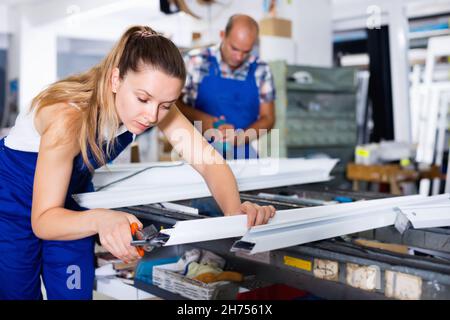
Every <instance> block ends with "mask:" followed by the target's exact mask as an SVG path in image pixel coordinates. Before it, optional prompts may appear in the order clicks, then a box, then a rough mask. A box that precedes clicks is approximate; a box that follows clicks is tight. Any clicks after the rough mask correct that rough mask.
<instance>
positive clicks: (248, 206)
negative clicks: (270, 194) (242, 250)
mask: <svg viewBox="0 0 450 320" xmlns="http://www.w3.org/2000/svg"><path fill="white" fill-rule="evenodd" d="M240 211H241V212H242V213H243V214H246V215H247V227H248V228H250V227H252V226H258V225H261V224H266V223H267V222H269V219H270V218H272V217H273V216H274V215H275V208H274V207H273V206H259V205H257V204H256V203H252V202H249V201H245V202H244V203H242V204H241V207H240Z"/></svg>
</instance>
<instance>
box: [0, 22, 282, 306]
mask: <svg viewBox="0 0 450 320" xmlns="http://www.w3.org/2000/svg"><path fill="white" fill-rule="evenodd" d="M185 76H186V71H185V66H184V63H183V59H182V57H181V55H180V53H179V51H178V49H177V48H176V46H175V45H174V44H173V43H172V42H171V41H170V40H168V39H166V38H164V37H163V36H160V35H158V34H156V33H155V32H154V31H153V30H152V29H150V28H149V27H144V26H135V27H132V28H130V29H128V30H127V31H126V32H125V34H124V35H123V36H122V37H121V39H120V40H119V42H118V43H117V45H116V46H115V47H114V48H113V49H112V51H111V52H110V53H109V54H108V55H107V56H106V58H105V59H104V60H103V61H102V62H101V63H100V64H99V65H97V66H95V67H94V68H92V69H91V70H89V71H87V72H86V73H83V74H80V75H76V76H72V77H69V78H67V79H64V80H61V81H59V82H56V83H54V84H52V85H50V86H49V87H48V88H47V89H45V90H44V91H43V92H41V93H40V94H39V95H38V96H37V97H36V98H35V99H34V100H33V102H32V106H31V111H30V112H27V113H24V114H22V115H20V116H19V117H18V119H17V121H16V124H15V127H14V128H13V129H12V130H11V132H10V134H9V135H8V136H7V137H6V138H5V139H3V140H0V252H1V253H0V299H41V298H42V295H41V283H40V278H41V277H42V279H43V281H44V285H45V287H46V292H47V296H48V298H49V299H91V298H92V290H93V282H94V256H93V254H94V252H93V248H94V241H93V236H94V235H96V234H98V235H99V238H100V242H101V244H102V245H103V247H105V248H106V249H107V250H108V251H109V252H111V253H112V254H113V255H115V256H116V257H118V258H120V259H122V260H124V261H126V262H132V261H135V260H137V259H139V255H138V253H137V251H136V249H135V248H133V247H131V246H130V241H131V238H132V237H131V233H130V224H131V223H133V222H136V223H138V225H139V226H140V227H142V224H141V223H140V222H139V221H138V220H137V219H136V218H135V217H134V216H133V215H130V214H127V213H123V212H117V211H112V210H107V209H91V210H87V209H85V208H81V207H79V206H78V205H77V204H76V203H75V202H74V201H73V200H72V198H71V195H72V194H74V193H81V192H88V191H93V187H92V182H91V178H92V171H93V170H94V169H95V168H98V167H100V166H102V165H104V164H105V163H107V162H108V161H110V160H112V159H114V158H115V157H116V156H117V155H118V154H119V153H120V152H121V151H122V150H123V149H124V148H125V147H126V146H127V145H128V144H129V143H130V142H131V141H132V138H133V134H135V135H139V134H141V133H142V132H144V131H145V130H147V129H148V128H150V127H152V126H155V125H157V126H158V127H159V128H160V129H161V131H162V132H163V133H164V134H165V135H166V136H167V138H168V139H169V141H170V142H171V143H172V144H174V146H175V148H177V151H178V152H179V153H180V154H182V156H183V157H184V159H185V160H186V161H188V162H189V163H192V165H193V167H194V168H195V169H196V170H197V171H198V172H199V173H200V174H201V175H202V176H203V177H204V179H205V180H206V182H207V184H208V186H209V188H210V190H211V193H212V195H213V196H214V198H215V199H216V200H217V202H218V204H219V206H220V207H221V209H222V210H223V212H224V214H225V215H232V214H240V213H243V214H247V215H248V225H249V226H251V225H258V224H264V223H267V221H268V220H269V219H270V218H271V217H272V216H273V215H274V214H275V209H274V208H273V207H262V206H258V205H256V204H253V203H250V202H245V203H242V204H241V202H240V198H239V193H238V189H237V185H236V181H235V178H234V176H233V174H232V172H231V170H230V169H229V167H228V166H227V165H226V164H224V163H223V161H221V160H222V159H221V156H220V155H219V154H218V153H217V152H215V151H213V150H207V148H211V147H210V146H209V144H208V143H207V142H206V141H205V140H204V139H203V137H202V136H201V134H200V133H198V132H197V131H195V130H193V128H192V124H191V123H190V122H189V121H188V120H187V119H186V118H185V117H184V116H182V115H181V113H180V112H179V111H178V109H177V107H176V106H175V104H174V103H175V101H176V100H177V99H178V97H179V95H180V92H181V89H182V87H183V85H184V81H185ZM180 128H181V129H184V130H185V131H184V132H190V134H189V135H188V136H186V137H184V139H185V141H184V142H183V141H182V143H179V141H174V139H173V138H172V137H173V136H175V135H174V133H175V132H176V130H178V129H180ZM177 137H179V135H177ZM192 142H194V143H192ZM197 145H198V146H200V148H201V150H193V149H191V148H190V147H185V146H197ZM203 151H205V152H203ZM195 152H202V153H204V154H206V155H207V157H209V159H205V160H207V161H205V162H204V163H200V164H197V163H194V161H193V157H194V153H195ZM207 163H208V164H207Z"/></svg>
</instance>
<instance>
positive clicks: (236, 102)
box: [195, 52, 259, 159]
mask: <svg viewBox="0 0 450 320" xmlns="http://www.w3.org/2000/svg"><path fill="white" fill-rule="evenodd" d="M208 62H209V74H208V75H207V76H205V77H204V78H203V80H202V82H201V83H200V85H199V89H198V94H197V99H196V101H195V107H196V109H198V110H200V111H203V112H205V113H207V114H209V115H211V116H215V117H217V118H219V117H220V116H222V115H223V116H224V117H225V122H226V123H230V124H232V125H233V126H234V127H235V128H236V129H243V130H245V129H246V128H248V127H249V126H250V125H251V124H252V123H254V122H255V121H256V120H258V117H259V90H258V86H257V85H256V79H255V71H256V68H257V66H258V65H257V63H256V61H255V62H253V63H251V64H250V67H249V70H248V74H247V77H246V79H245V80H235V79H227V78H223V77H222V76H221V71H220V67H219V63H218V62H217V59H216V58H215V57H214V56H212V55H211V53H210V52H209V57H208ZM213 145H214V144H213ZM219 145H221V144H219ZM214 146H215V147H216V149H218V148H217V144H216V145H214ZM218 151H219V152H221V153H222V155H223V156H224V158H226V159H231V158H233V159H243V158H245V159H249V158H257V156H258V155H257V153H256V151H255V150H254V149H253V148H252V147H251V146H250V145H249V144H245V145H242V146H235V147H234V150H233V151H234V152H233V157H231V156H230V155H229V153H227V152H226V150H218Z"/></svg>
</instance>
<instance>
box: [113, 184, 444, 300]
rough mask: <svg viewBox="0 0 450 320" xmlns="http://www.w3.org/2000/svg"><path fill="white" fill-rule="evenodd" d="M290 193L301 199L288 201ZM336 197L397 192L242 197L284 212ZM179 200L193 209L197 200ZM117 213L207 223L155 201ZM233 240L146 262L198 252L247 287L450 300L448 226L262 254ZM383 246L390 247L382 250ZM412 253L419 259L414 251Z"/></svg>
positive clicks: (158, 292)
mask: <svg viewBox="0 0 450 320" xmlns="http://www.w3.org/2000/svg"><path fill="white" fill-rule="evenodd" d="M261 193H263V194H270V195H275V199H274V198H273V197H272V198H270V199H269V198H268V197H267V196H259V194H261ZM277 195H278V196H281V197H279V198H277V197H276V196H277ZM292 195H297V196H298V197H300V199H295V198H289V197H288V196H292ZM336 197H340V198H351V199H353V200H354V201H359V200H370V199H379V198H386V197H392V195H388V194H381V193H372V192H354V191H344V190H337V189H334V188H333V186H332V185H330V184H329V183H319V184H310V185H299V186H288V187H281V188H272V189H265V190H257V191H249V192H243V193H241V200H242V201H247V200H248V201H253V202H256V203H258V204H261V205H269V204H270V205H273V206H275V207H276V208H277V209H278V210H285V209H292V208H299V207H305V206H316V205H320V202H321V201H324V202H326V201H333V200H334V199H336ZM305 199H311V200H312V201H305ZM205 200H206V198H205ZM176 203H178V204H182V205H190V204H191V203H192V202H191V201H190V200H185V201H178V202H176ZM117 210H121V211H125V212H129V213H132V214H134V215H136V216H137V217H138V218H139V219H140V220H141V221H142V222H143V223H144V225H148V224H154V225H155V226H156V227H157V228H161V227H163V228H170V227H172V226H173V225H174V224H175V223H176V222H177V221H182V220H190V219H204V218H205V217H204V216H203V215H193V214H187V213H183V212H177V211H175V210H171V209H167V208H161V207H159V206H158V205H153V204H152V205H143V206H135V207H126V208H119V209H117ZM361 239H363V240H361ZM235 240H236V239H223V240H215V241H207V242H199V243H192V244H185V245H176V246H168V247H161V248H157V249H155V250H153V251H152V252H150V253H146V256H145V257H144V258H143V259H144V260H145V261H146V260H152V259H160V258H164V257H173V256H180V255H182V253H183V252H185V251H186V250H189V249H192V248H200V249H206V250H209V251H212V252H214V253H216V254H218V255H220V256H222V257H223V258H225V259H226V260H227V270H235V271H238V272H241V273H243V274H244V275H246V276H250V277H248V278H247V280H246V282H245V283H244V284H243V285H245V286H246V287H247V288H250V289H253V288H258V287H263V286H267V285H270V284H286V285H289V286H291V287H294V288H298V289H301V290H305V291H308V292H310V293H311V294H313V295H314V296H317V297H320V298H323V299H433V300H434V299H450V229H449V228H433V229H420V230H414V229H408V230H407V231H406V232H405V233H404V234H400V233H399V232H398V231H397V230H396V229H395V228H394V227H385V228H380V229H375V230H370V231H366V232H362V233H359V234H353V235H346V236H342V237H337V238H333V239H327V240H323V241H317V242H314V243H308V244H304V245H299V246H294V247H289V248H284V249H280V250H274V251H270V252H265V253H260V254H256V255H247V254H245V253H242V252H230V248H231V247H232V245H233V243H234V241H235ZM374 241H375V242H374ZM377 241H380V242H384V243H388V244H387V245H377ZM411 251H414V255H411V254H408V253H409V252H411ZM134 287H136V288H138V289H140V290H141V291H143V292H147V293H150V294H152V295H155V296H157V297H160V298H162V299H185V298H183V297H181V296H180V295H177V294H174V293H171V292H169V291H166V290H162V289H161V288H158V287H156V286H154V285H150V284H148V283H145V282H142V281H137V280H135V282H134Z"/></svg>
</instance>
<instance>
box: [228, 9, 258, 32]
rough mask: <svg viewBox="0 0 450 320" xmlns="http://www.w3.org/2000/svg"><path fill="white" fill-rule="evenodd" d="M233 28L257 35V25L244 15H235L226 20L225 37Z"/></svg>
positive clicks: (253, 20)
mask: <svg viewBox="0 0 450 320" xmlns="http://www.w3.org/2000/svg"><path fill="white" fill-rule="evenodd" d="M234 28H236V29H239V30H242V31H247V32H249V33H254V34H255V35H256V36H258V33H259V27H258V23H257V22H256V21H255V19H253V18H252V17H250V16H247V15H245V14H235V15H232V16H231V17H230V18H229V19H228V22H227V25H226V27H225V36H228V35H229V34H230V33H231V31H232V30H233V29H234Z"/></svg>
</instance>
